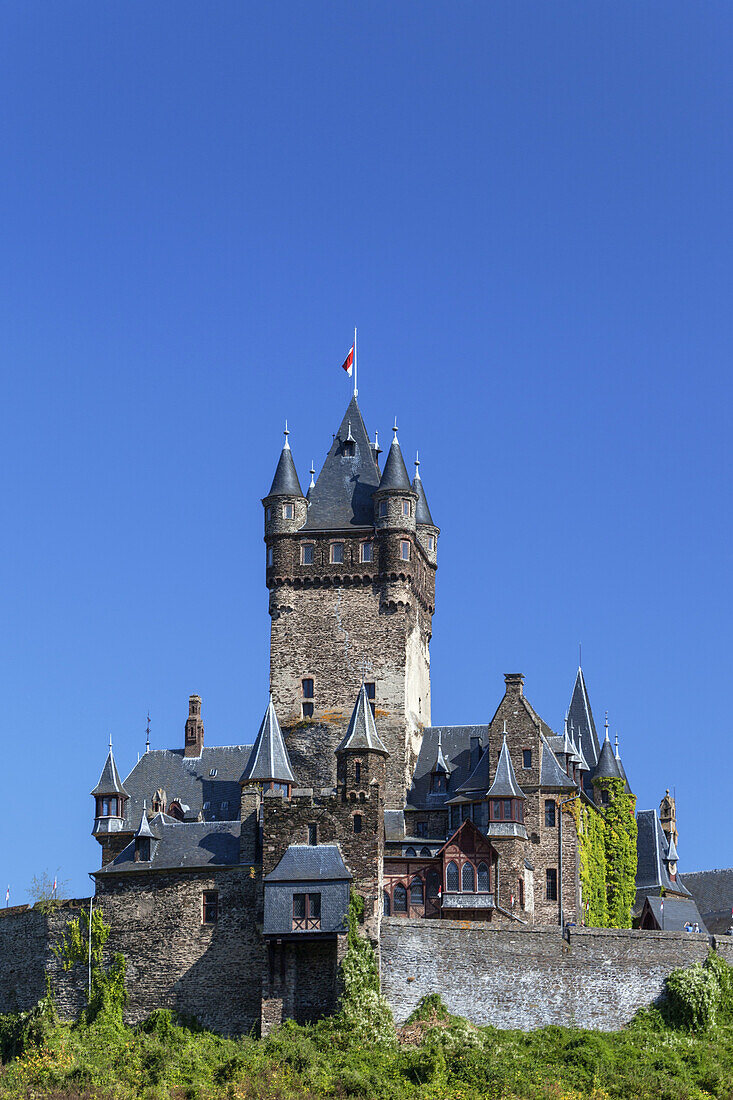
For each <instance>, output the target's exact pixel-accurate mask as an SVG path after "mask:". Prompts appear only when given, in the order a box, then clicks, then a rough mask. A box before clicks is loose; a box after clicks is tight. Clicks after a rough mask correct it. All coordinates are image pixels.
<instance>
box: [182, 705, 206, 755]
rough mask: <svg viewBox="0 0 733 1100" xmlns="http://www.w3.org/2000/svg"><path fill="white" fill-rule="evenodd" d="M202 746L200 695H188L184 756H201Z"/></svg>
mask: <svg viewBox="0 0 733 1100" xmlns="http://www.w3.org/2000/svg"><path fill="white" fill-rule="evenodd" d="M203 747H204V723H203V721H202V719H201V696H200V695H189V697H188V718H187V719H186V739H185V743H184V748H183V755H184V756H201V750H202V749H203Z"/></svg>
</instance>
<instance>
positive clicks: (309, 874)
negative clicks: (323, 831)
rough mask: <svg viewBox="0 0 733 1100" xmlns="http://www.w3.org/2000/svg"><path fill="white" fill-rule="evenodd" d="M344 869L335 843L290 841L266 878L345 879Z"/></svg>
mask: <svg viewBox="0 0 733 1100" xmlns="http://www.w3.org/2000/svg"><path fill="white" fill-rule="evenodd" d="M353 877H354V876H353V875H352V874H351V872H350V871H349V870H347V867H346V864H345V863H344V861H343V859H342V858H341V852H340V851H339V849H338V845H336V844H291V845H290V847H289V848H286V849H285V853H284V855H283V857H282V859H281V860H280V862H279V863H278V865H277V867H275V869H274V870H272V871H270V873H269V874H268V875H265V882H317V881H319V880H320V881H321V882H344V881H348V880H350V879H352V878H353Z"/></svg>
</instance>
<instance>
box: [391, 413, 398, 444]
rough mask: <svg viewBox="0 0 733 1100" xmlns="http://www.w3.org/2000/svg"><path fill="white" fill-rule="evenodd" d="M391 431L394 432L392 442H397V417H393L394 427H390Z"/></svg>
mask: <svg viewBox="0 0 733 1100" xmlns="http://www.w3.org/2000/svg"><path fill="white" fill-rule="evenodd" d="M392 431H393V432H394V439H393V440H392V442H393V443H398V442H399V440H398V439H397V417H395V418H394V427H393V428H392Z"/></svg>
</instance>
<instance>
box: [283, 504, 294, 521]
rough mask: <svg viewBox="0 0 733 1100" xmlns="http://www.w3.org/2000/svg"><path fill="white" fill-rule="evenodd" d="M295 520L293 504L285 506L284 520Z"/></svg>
mask: <svg viewBox="0 0 733 1100" xmlns="http://www.w3.org/2000/svg"><path fill="white" fill-rule="evenodd" d="M292 518H293V506H292V504H283V519H292Z"/></svg>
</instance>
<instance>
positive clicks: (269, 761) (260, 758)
mask: <svg viewBox="0 0 733 1100" xmlns="http://www.w3.org/2000/svg"><path fill="white" fill-rule="evenodd" d="M242 779H244V780H247V781H248V782H250V783H251V782H252V781H253V780H258V781H260V782H267V781H270V780H274V781H276V782H278V783H291V784H294V783H295V776H294V775H293V769H292V768H291V767H290V757H289V756H288V750H287V749H286V747H285V741H284V740H283V735H282V731H281V729H280V723H279V722H278V720H277V714H276V713H275V707H274V706H273V702H272V695H271V696H270V701H269V703H268V704H267V710H266V711H265V716H264V718H263V719H262V723H261V725H260V729H259V733H258V734H257V739H256V741H255V743H254V745H253V746H252V753H251V755H250V758H249V760H248V761H247V767H246V768H245V770H244V774H243V775H242Z"/></svg>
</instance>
